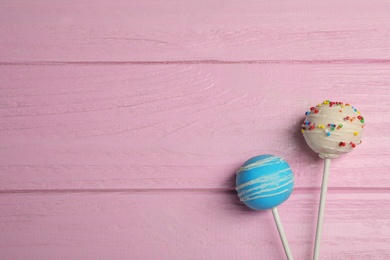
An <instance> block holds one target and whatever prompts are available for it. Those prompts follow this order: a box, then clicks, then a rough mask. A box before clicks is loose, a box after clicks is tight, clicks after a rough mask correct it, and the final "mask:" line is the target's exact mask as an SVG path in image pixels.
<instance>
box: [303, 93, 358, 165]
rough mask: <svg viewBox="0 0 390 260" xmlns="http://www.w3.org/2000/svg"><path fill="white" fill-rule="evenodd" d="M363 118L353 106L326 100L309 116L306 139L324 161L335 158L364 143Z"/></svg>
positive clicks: (304, 126)
mask: <svg viewBox="0 0 390 260" xmlns="http://www.w3.org/2000/svg"><path fill="white" fill-rule="evenodd" d="M363 129H364V117H363V116H362V115H361V114H360V112H359V111H358V110H357V109H356V108H355V107H353V106H351V105H350V104H348V103H347V104H344V103H343V102H331V101H329V100H325V101H324V102H322V104H318V105H317V106H315V107H311V108H310V110H309V111H307V112H306V118H305V121H304V122H303V124H302V130H301V131H302V133H303V137H304V138H305V140H306V143H307V144H308V145H309V147H310V148H311V149H312V150H313V151H314V152H316V153H318V154H319V156H320V157H321V158H331V159H332V158H336V157H338V156H340V155H342V154H345V153H349V152H350V151H352V150H353V149H354V148H355V147H356V146H357V145H359V144H360V143H361V138H362V133H363Z"/></svg>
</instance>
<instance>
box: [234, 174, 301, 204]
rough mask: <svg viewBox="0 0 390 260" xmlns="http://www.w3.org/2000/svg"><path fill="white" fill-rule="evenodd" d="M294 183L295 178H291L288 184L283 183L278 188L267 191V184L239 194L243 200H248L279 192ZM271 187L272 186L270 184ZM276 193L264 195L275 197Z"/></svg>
mask: <svg viewBox="0 0 390 260" xmlns="http://www.w3.org/2000/svg"><path fill="white" fill-rule="evenodd" d="M293 182H294V178H290V179H289V180H288V181H287V182H285V183H283V184H282V185H276V187H272V188H268V189H267V183H265V184H263V185H259V186H256V187H254V188H251V189H249V190H244V191H242V192H240V193H239V194H238V196H239V197H240V199H241V200H248V199H250V198H251V197H252V196H254V195H260V194H263V193H267V192H271V191H275V190H279V189H280V188H282V187H285V186H288V185H290V184H291V183H293ZM269 185H270V184H269ZM247 193H249V194H247ZM274 194H275V193H272V194H268V195H264V196H273V195H274Z"/></svg>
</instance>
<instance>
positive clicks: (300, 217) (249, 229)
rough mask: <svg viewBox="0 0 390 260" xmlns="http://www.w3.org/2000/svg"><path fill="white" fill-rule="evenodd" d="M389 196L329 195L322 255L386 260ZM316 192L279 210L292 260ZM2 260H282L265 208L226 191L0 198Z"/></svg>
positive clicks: (310, 233) (299, 250) (301, 245)
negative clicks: (247, 203) (256, 207)
mask: <svg viewBox="0 0 390 260" xmlns="http://www.w3.org/2000/svg"><path fill="white" fill-rule="evenodd" d="M388 198H389V196H388V193H375V194H367V193H358V194H343V193H341V194H340V193H331V194H329V199H328V203H327V207H326V216H325V223H324V234H323V240H322V251H321V258H322V259H354V260H356V259H364V260H366V259H388V258H389V257H390V220H389V218H388V216H389V214H390V207H389V206H390V201H389V199H388ZM317 202H318V193H311V192H310V193H304V194H295V193H293V194H292V196H291V198H290V199H289V200H288V201H287V202H286V203H284V204H283V205H281V206H280V207H279V211H280V214H281V219H282V221H283V225H284V227H285V229H286V234H287V236H288V239H289V242H290V244H291V249H292V251H293V253H294V256H295V258H296V259H310V258H311V255H312V247H313V244H314V232H315V219H316V210H317ZM0 207H1V209H2V210H1V211H0V247H1V250H0V257H1V258H2V259H14V260H17V259H54V258H66V259H92V258H93V259H107V258H111V259H269V260H272V259H284V253H283V248H282V246H281V243H280V241H279V238H278V234H277V230H276V227H275V224H274V223H273V219H272V214H271V212H270V211H264V212H255V211H250V210H249V209H247V208H246V207H245V206H244V205H242V204H241V203H240V202H239V200H238V197H237V195H236V194H233V193H224V192H222V193H208V192H206V193H197V192H165V193H158V192H157V193H139V192H138V193H110V192H109V193H57V194H56V193H42V194H3V195H2V196H0Z"/></svg>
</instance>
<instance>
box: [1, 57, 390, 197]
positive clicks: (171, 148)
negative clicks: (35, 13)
mask: <svg viewBox="0 0 390 260" xmlns="http://www.w3.org/2000/svg"><path fill="white" fill-rule="evenodd" d="M0 74H2V75H3V77H2V83H3V84H2V85H3V87H2V88H1V89H0V100H1V106H2V107H1V109H0V117H1V119H2V121H1V124H0V127H1V133H2V134H1V136H0V140H1V144H2V145H1V156H0V169H1V177H2V182H1V184H0V189H1V190H3V191H5V190H24V189H27V190H34V189H38V190H51V189H64V190H66V189H108V190H110V189H169V188H174V189H183V188H190V189H194V188H198V189H224V190H226V189H228V190H231V189H233V188H234V172H235V170H236V169H237V168H238V167H239V165H240V164H241V163H242V162H243V161H244V160H246V159H247V158H249V157H251V156H254V155H257V154H261V153H274V154H278V155H280V156H283V157H285V158H286V159H287V160H288V161H289V162H290V164H291V166H292V168H293V170H294V172H295V174H296V176H297V181H296V187H297V188H312V187H319V185H320V179H321V172H322V160H320V159H319V158H317V155H316V154H315V153H313V152H312V151H310V150H309V148H307V145H306V143H305V142H304V139H303V137H302V135H301V133H300V124H301V122H302V120H303V118H304V112H305V111H306V110H307V109H308V108H309V107H310V106H311V105H313V104H317V103H318V102H321V101H322V100H323V99H324V97H326V98H330V99H333V100H334V99H337V100H344V101H351V102H353V103H354V104H355V105H356V106H357V107H359V109H360V110H361V111H362V112H363V114H364V116H365V118H366V121H367V128H366V130H365V132H364V136H363V142H364V144H363V145H362V146H361V147H358V149H356V150H355V151H353V153H351V154H349V155H346V156H343V157H341V158H340V159H337V160H334V162H333V163H332V177H331V182H330V187H335V188H336V187H337V188H348V187H356V188H359V187H360V188H376V187H381V188H390V182H389V179H388V172H387V170H386V169H387V168H388V167H390V161H389V160H388V157H389V155H390V149H389V136H388V135H387V134H377V133H378V132H379V131H380V129H383V127H385V126H386V125H387V124H389V123H390V105H389V103H388V102H387V101H388V100H389V98H390V89H389V88H388V85H390V77H389V76H388V75H390V65H387V64H362V65H349V66H348V67H345V65H334V64H323V65H308V64H306V65H284V64H279V65H267V64H260V65H259V64H252V65H237V64H235V65H156V66H143V65H120V66H119V65H118V66H113V65H108V66H89V65H79V66H76V65H71V66H50V65H48V66H22V65H21V66H1V67H0ZM350 89H354V92H349V91H348V90H350ZM297 90H299V91H297ZM302 93H304V96H303V95H302ZM284 95H285V96H286V97H287V96H288V98H282V96H284ZM372 104H376V105H374V106H373V105H372ZM378 112H379V113H378ZM359 162H361V163H359ZM362 164H363V165H364V167H362ZM373 174H374V176H375V178H373ZM23 176H25V177H23Z"/></svg>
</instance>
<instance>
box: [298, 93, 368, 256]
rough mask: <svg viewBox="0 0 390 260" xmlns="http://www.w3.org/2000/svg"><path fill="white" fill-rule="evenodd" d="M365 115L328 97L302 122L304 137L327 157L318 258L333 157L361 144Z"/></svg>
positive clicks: (324, 157)
mask: <svg viewBox="0 0 390 260" xmlns="http://www.w3.org/2000/svg"><path fill="white" fill-rule="evenodd" d="M364 126H365V123H364V117H363V116H362V115H361V114H360V112H359V111H358V110H357V109H356V108H355V107H353V106H351V105H350V104H348V103H347V104H344V103H343V102H332V101H330V100H325V101H324V102H322V103H321V104H318V105H317V106H315V107H311V108H310V110H309V111H307V112H306V118H305V121H304V122H303V124H302V129H301V131H302V133H303V137H304V138H305V140H306V143H307V144H308V145H309V147H310V148H311V149H312V150H313V151H314V152H316V153H318V154H319V156H320V157H321V158H322V159H325V163H324V173H323V177H322V185H321V196H320V205H319V209H318V219H317V229H316V240H315V246H314V256H313V259H314V260H318V259H319V256H320V244H321V234H322V224H323V222H324V211H325V202H326V193H327V190H328V179H329V168H330V160H331V159H333V158H337V157H339V156H340V155H342V154H346V153H349V152H351V151H352V150H353V149H354V148H355V147H356V146H357V145H359V144H361V142H362V141H361V138H362V133H363V129H364Z"/></svg>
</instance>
